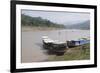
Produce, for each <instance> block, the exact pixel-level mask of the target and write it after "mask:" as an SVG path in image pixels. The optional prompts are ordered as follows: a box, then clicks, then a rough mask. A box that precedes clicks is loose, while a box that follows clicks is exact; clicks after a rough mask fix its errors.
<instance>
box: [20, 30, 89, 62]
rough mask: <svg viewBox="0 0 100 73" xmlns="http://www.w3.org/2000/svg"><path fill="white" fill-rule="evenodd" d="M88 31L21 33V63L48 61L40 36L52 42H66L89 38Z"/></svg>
mask: <svg viewBox="0 0 100 73" xmlns="http://www.w3.org/2000/svg"><path fill="white" fill-rule="evenodd" d="M89 35H90V31H89V30H51V31H50V30H49V31H23V32H22V36H21V37H22V40H21V41H22V51H21V54H22V55H21V59H22V60H21V61H22V63H31V62H43V61H47V60H48V56H49V55H48V54H47V53H46V50H44V49H43V47H42V45H43V43H42V36H48V37H49V38H51V39H53V40H59V41H64V42H65V41H67V40H75V39H79V38H89Z"/></svg>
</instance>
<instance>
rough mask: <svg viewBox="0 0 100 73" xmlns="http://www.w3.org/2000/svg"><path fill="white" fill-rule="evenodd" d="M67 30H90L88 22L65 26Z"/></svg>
mask: <svg viewBox="0 0 100 73" xmlns="http://www.w3.org/2000/svg"><path fill="white" fill-rule="evenodd" d="M66 28H67V29H83V30H89V29H90V20H87V21H84V22H80V23H76V24H71V25H66Z"/></svg>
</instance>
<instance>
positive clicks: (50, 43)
mask: <svg viewBox="0 0 100 73" xmlns="http://www.w3.org/2000/svg"><path fill="white" fill-rule="evenodd" d="M42 38H43V47H44V48H45V49H48V50H49V51H51V52H53V53H55V54H56V55H63V54H64V53H65V51H66V42H59V41H58V40H52V39H50V38H48V37H47V36H43V37H42Z"/></svg>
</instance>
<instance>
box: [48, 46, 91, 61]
mask: <svg viewBox="0 0 100 73" xmlns="http://www.w3.org/2000/svg"><path fill="white" fill-rule="evenodd" d="M88 59H90V44H85V45H82V46H77V47H74V48H68V49H67V50H66V52H65V54H64V55H62V56H57V55H50V56H49V59H48V60H49V61H68V60H88Z"/></svg>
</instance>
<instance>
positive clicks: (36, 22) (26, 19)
mask: <svg viewBox="0 0 100 73" xmlns="http://www.w3.org/2000/svg"><path fill="white" fill-rule="evenodd" d="M21 24H22V26H36V27H38V26H41V27H56V28H64V25H62V24H56V23H53V22H51V21H50V20H47V19H43V18H42V17H31V16H28V15H25V14H21Z"/></svg>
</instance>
